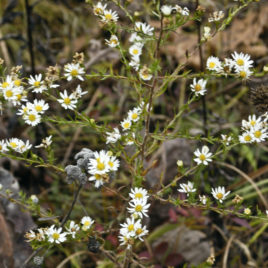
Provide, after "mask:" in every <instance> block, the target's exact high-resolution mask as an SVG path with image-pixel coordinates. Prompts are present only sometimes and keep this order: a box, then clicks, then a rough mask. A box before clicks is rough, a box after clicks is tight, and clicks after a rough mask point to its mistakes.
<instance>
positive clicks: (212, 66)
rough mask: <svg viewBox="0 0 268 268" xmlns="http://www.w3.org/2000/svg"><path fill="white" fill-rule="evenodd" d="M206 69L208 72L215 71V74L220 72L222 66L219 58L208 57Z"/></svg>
mask: <svg viewBox="0 0 268 268" xmlns="http://www.w3.org/2000/svg"><path fill="white" fill-rule="evenodd" d="M207 69H208V70H210V71H215V72H217V73H219V72H221V71H222V70H223V68H222V64H221V61H220V60H219V58H217V57H214V56H210V57H209V58H208V59H207Z"/></svg>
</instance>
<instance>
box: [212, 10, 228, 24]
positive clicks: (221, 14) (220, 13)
mask: <svg viewBox="0 0 268 268" xmlns="http://www.w3.org/2000/svg"><path fill="white" fill-rule="evenodd" d="M223 17H224V12H223V11H221V10H220V11H215V12H213V13H212V14H210V16H209V18H208V22H213V21H219V20H221V19H222V18H223Z"/></svg>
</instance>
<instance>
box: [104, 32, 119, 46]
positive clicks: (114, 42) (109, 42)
mask: <svg viewBox="0 0 268 268" xmlns="http://www.w3.org/2000/svg"><path fill="white" fill-rule="evenodd" d="M105 41H106V44H107V45H108V46H109V47H117V46H118V45H119V41H118V38H117V36H116V35H114V34H113V35H112V36H111V38H110V39H109V40H107V39H105Z"/></svg>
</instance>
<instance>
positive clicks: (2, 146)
mask: <svg viewBox="0 0 268 268" xmlns="http://www.w3.org/2000/svg"><path fill="white" fill-rule="evenodd" d="M7 151H8V148H7V144H6V142H5V140H0V152H1V153H4V152H7Z"/></svg>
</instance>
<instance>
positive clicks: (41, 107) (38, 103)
mask: <svg viewBox="0 0 268 268" xmlns="http://www.w3.org/2000/svg"><path fill="white" fill-rule="evenodd" d="M48 108H49V105H48V104H47V103H46V102H45V101H44V100H37V99H35V100H34V102H33V109H34V110H35V111H36V112H37V113H40V114H43V113H45V111H46V110H48Z"/></svg>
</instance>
